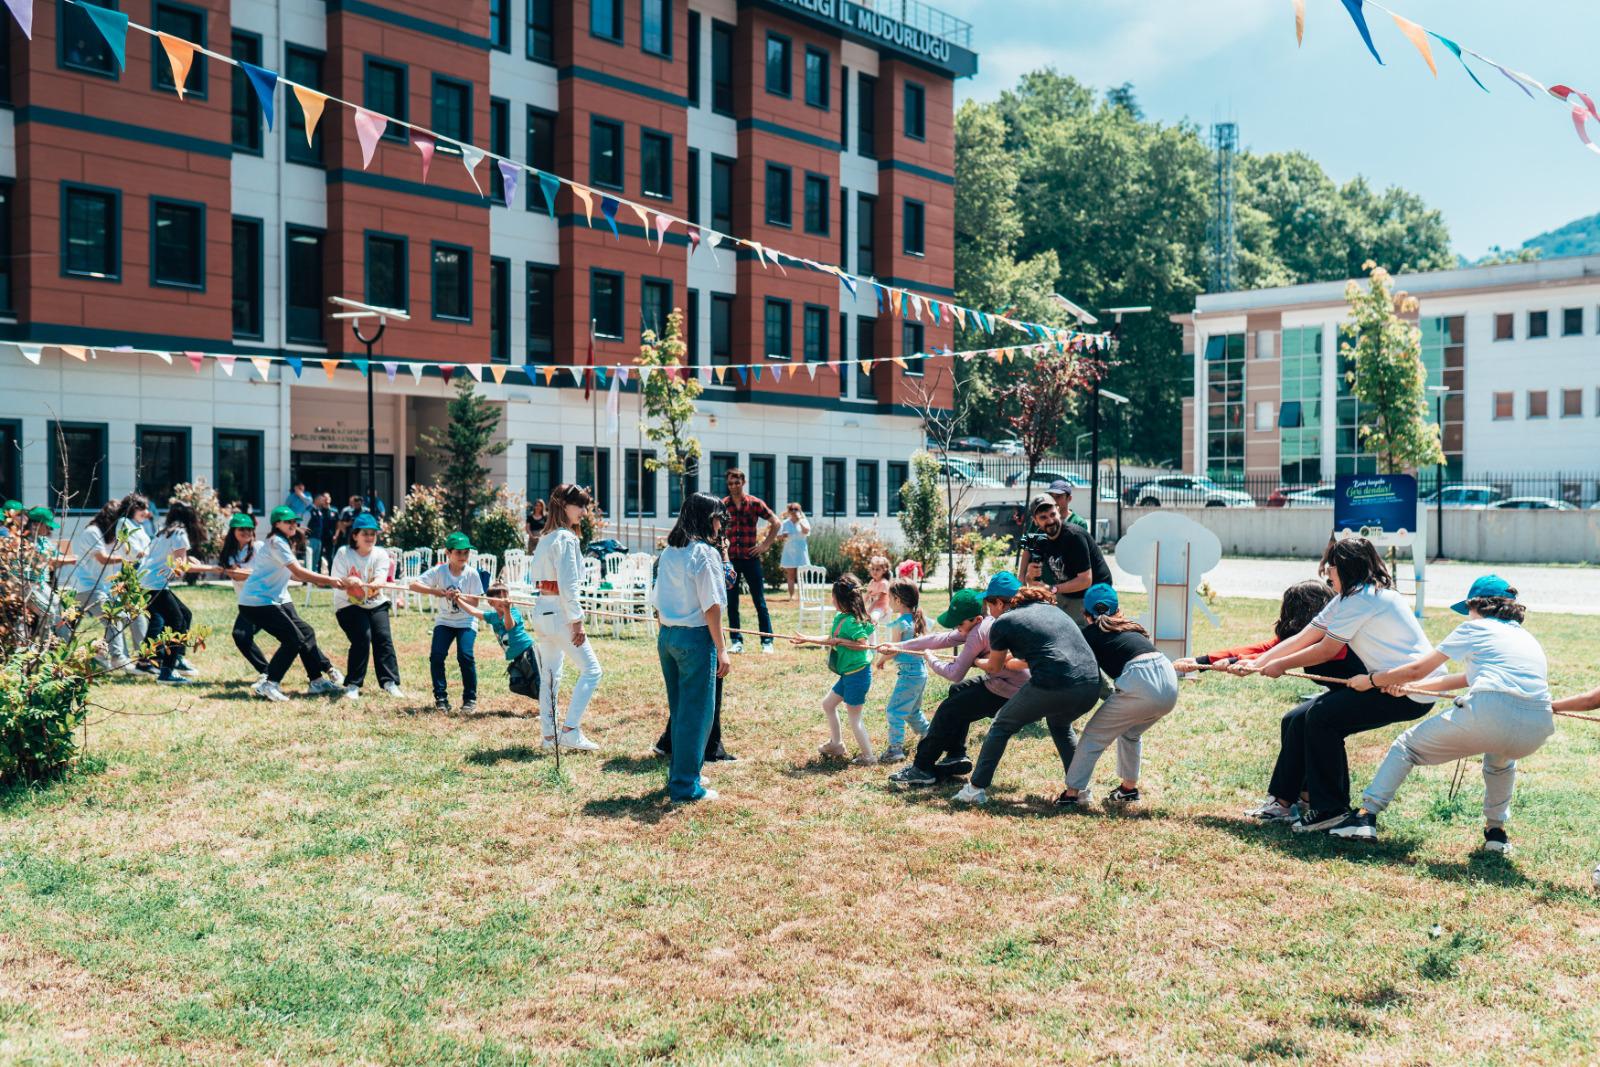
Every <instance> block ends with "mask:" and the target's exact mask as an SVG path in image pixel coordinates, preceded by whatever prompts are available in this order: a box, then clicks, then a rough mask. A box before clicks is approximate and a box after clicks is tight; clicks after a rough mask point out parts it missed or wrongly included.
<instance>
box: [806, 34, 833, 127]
mask: <svg viewBox="0 0 1600 1067" xmlns="http://www.w3.org/2000/svg"><path fill="white" fill-rule="evenodd" d="M813 59H817V60H820V61H821V68H822V80H821V82H820V83H819V84H820V85H821V92H820V93H815V94H814V93H813V92H812V89H813V88H814V87H815V86H814V84H813V82H812V79H811V69H812V68H811V61H812V60H813ZM801 62H802V63H803V65H804V80H805V102H806V106H807V107H814V108H817V109H818V110H821V111H828V110H831V108H832V102H833V92H832V89H831V87H830V84H829V79H830V78H831V76H832V74H833V54H832V53H831V52H829V51H828V50H827V49H826V48H818V47H817V46H816V45H814V44H808V45H806V50H805V56H804V58H803V59H802V61H801ZM814 97H815V98H814Z"/></svg>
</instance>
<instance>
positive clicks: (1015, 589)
mask: <svg viewBox="0 0 1600 1067" xmlns="http://www.w3.org/2000/svg"><path fill="white" fill-rule="evenodd" d="M1020 592H1022V582H1021V581H1020V580H1018V578H1017V576H1016V575H1015V574H1012V573H1011V572H1010V571H1001V572H1000V573H999V574H997V575H995V576H994V577H993V578H990V579H989V587H988V588H987V589H985V590H984V591H983V599H985V600H991V599H993V598H995V597H1000V598H1001V599H1003V600H1010V599H1011V598H1012V597H1014V596H1016V595H1017V594H1018V593H1020Z"/></svg>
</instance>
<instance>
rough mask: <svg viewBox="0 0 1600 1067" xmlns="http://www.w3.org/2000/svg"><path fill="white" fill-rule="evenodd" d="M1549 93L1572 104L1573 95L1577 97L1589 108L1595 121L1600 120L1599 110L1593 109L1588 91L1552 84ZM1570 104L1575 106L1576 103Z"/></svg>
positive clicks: (1563, 101) (1565, 102) (1591, 98)
mask: <svg viewBox="0 0 1600 1067" xmlns="http://www.w3.org/2000/svg"><path fill="white" fill-rule="evenodd" d="M1549 93H1550V95H1551V96H1553V97H1555V98H1556V99H1557V100H1560V101H1561V102H1562V103H1564V104H1572V98H1573V97H1574V96H1575V97H1577V98H1578V99H1579V100H1582V101H1583V103H1584V106H1585V107H1587V108H1588V109H1589V115H1590V116H1591V117H1592V118H1593V119H1594V120H1595V121H1596V122H1600V111H1597V110H1595V106H1594V98H1593V97H1591V96H1590V95H1589V94H1588V93H1585V92H1579V91H1578V90H1577V89H1574V88H1572V87H1570V86H1566V85H1552V86H1551V87H1550V89H1549ZM1572 106H1573V107H1577V106H1578V105H1576V104H1572Z"/></svg>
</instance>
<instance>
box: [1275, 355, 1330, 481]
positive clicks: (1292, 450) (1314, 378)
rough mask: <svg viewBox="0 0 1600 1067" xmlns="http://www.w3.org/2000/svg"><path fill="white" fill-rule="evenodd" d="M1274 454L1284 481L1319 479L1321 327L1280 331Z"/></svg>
mask: <svg viewBox="0 0 1600 1067" xmlns="http://www.w3.org/2000/svg"><path fill="white" fill-rule="evenodd" d="M1282 349H1283V394H1282V397H1281V400H1282V402H1281V403H1280V405H1279V407H1278V435H1279V436H1278V455H1279V459H1280V462H1281V463H1282V465H1283V480H1284V481H1285V482H1286V483H1289V484H1293V485H1299V484H1305V485H1311V484H1315V483H1316V482H1320V481H1321V480H1322V327H1320V326H1304V327H1300V328H1298V329H1289V330H1284V331H1283V338H1282Z"/></svg>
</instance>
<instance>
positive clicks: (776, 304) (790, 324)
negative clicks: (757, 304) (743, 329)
mask: <svg viewBox="0 0 1600 1067" xmlns="http://www.w3.org/2000/svg"><path fill="white" fill-rule="evenodd" d="M774 311H782V312H783V316H782V318H783V332H782V337H783V346H782V347H783V351H781V352H773V351H771V349H772V347H773V346H772V345H771V343H770V341H771V339H772V319H771V315H772V313H773V312H774ZM761 349H762V352H761V355H762V358H763V359H765V360H769V361H773V362H778V363H792V362H794V302H793V301H791V300H785V299H783V298H782V297H776V296H769V297H766V298H765V300H764V301H763V303H762V305H761Z"/></svg>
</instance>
